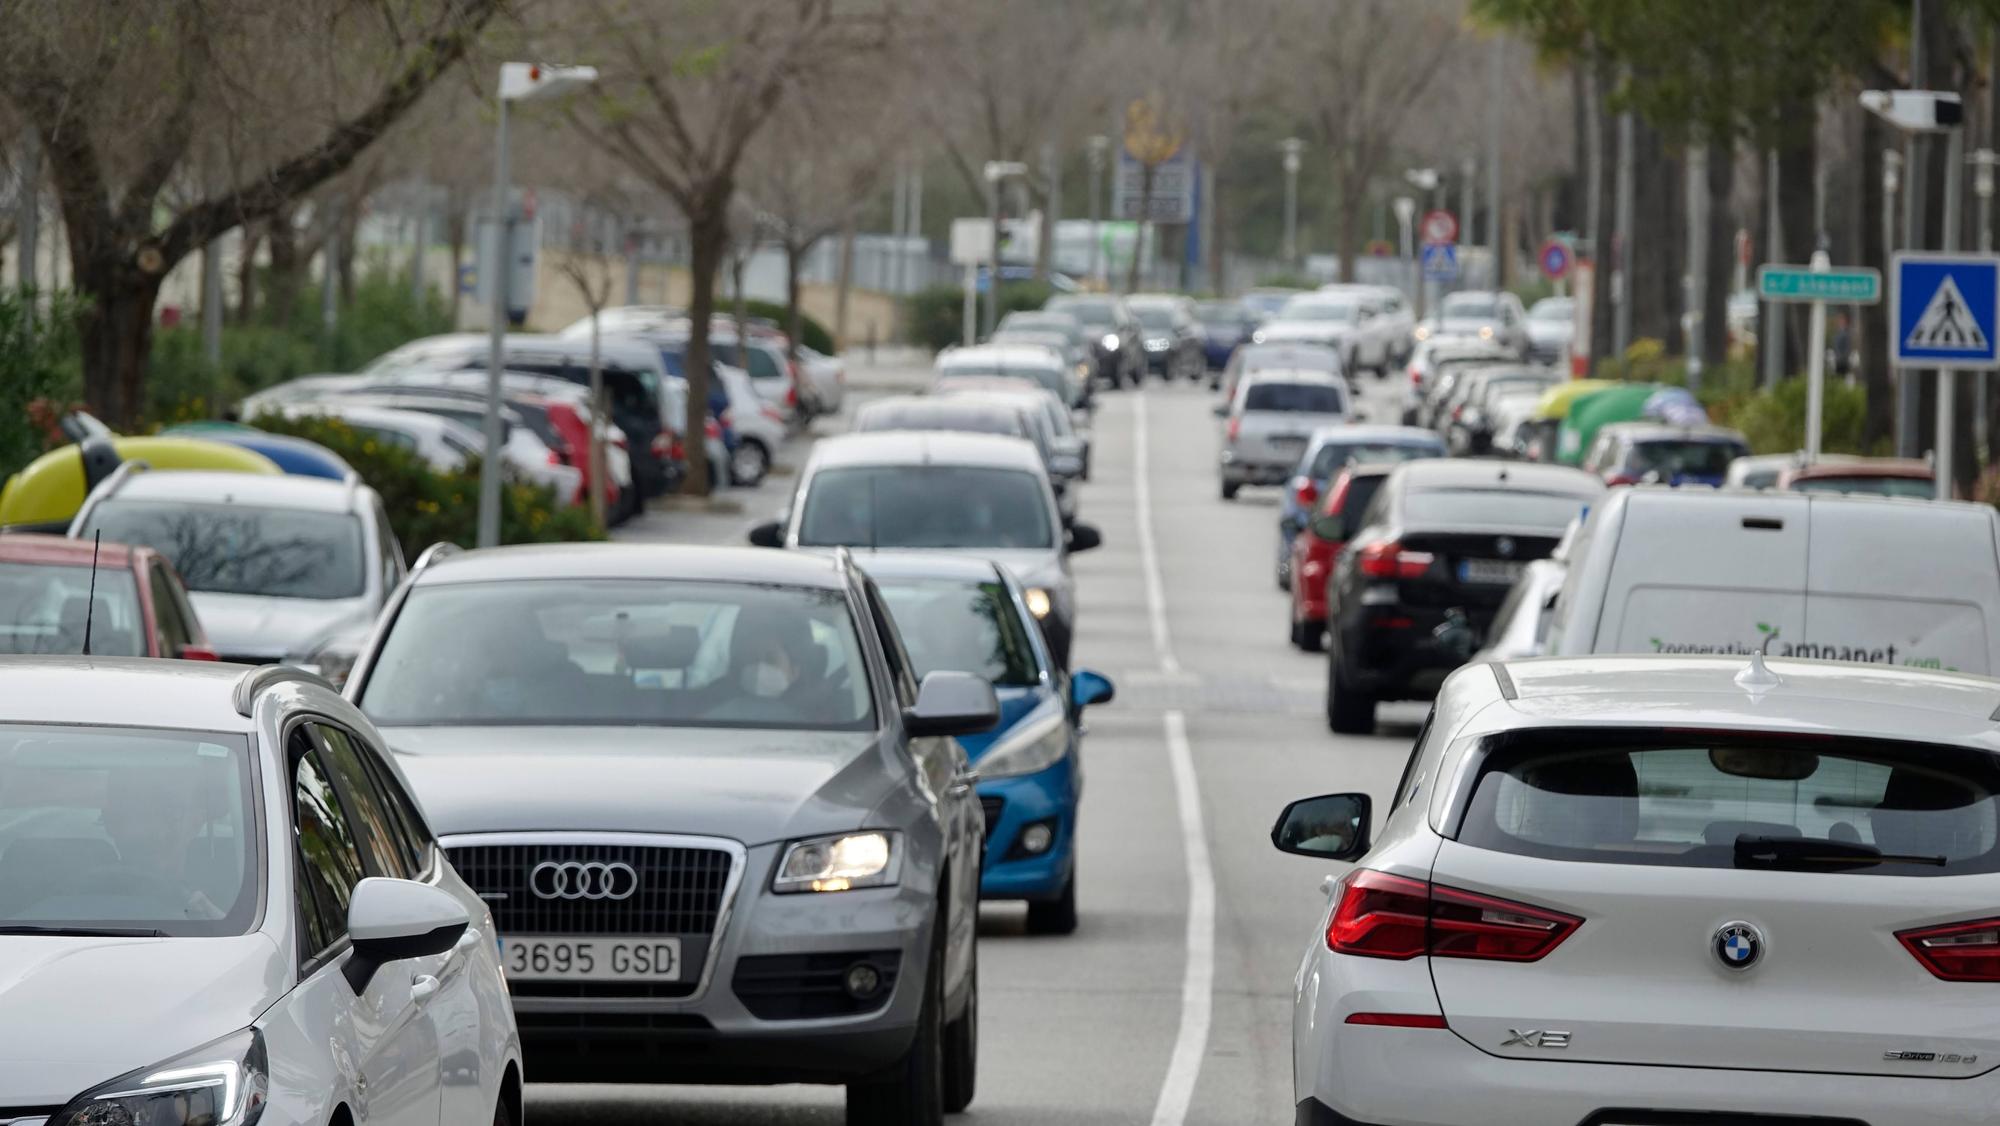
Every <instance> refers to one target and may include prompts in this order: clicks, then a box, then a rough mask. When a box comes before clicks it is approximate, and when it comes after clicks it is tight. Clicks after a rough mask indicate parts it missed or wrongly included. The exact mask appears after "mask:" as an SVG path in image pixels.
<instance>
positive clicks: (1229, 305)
mask: <svg viewBox="0 0 2000 1126" xmlns="http://www.w3.org/2000/svg"><path fill="white" fill-rule="evenodd" d="M1194 321H1195V334H1196V335H1198V336H1200V337H1201V353H1202V360H1203V362H1205V363H1206V364H1207V365H1208V371H1209V373H1210V378H1211V381H1212V380H1213V377H1214V373H1215V372H1219V371H1221V370H1222V369H1223V368H1225V367H1228V366H1229V357H1230V354H1231V353H1233V352H1235V351H1236V349H1237V347H1238V346H1240V345H1243V344H1248V343H1249V342H1250V334H1251V333H1253V332H1255V331H1256V330H1257V315H1256V314H1255V313H1253V312H1252V311H1251V310H1250V307H1249V306H1248V305H1245V304H1244V303H1243V302H1241V301H1197V302H1196V303H1195V307H1194ZM1210 385H1211V386H1213V383H1212V382H1211V384H1210Z"/></svg>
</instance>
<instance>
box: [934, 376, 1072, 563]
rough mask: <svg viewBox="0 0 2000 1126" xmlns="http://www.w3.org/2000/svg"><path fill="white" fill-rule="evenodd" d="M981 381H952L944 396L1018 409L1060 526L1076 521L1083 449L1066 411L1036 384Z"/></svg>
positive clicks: (942, 396) (1066, 525) (941, 396)
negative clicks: (1038, 456) (1050, 489)
mask: <svg viewBox="0 0 2000 1126" xmlns="http://www.w3.org/2000/svg"><path fill="white" fill-rule="evenodd" d="M982 383H983V381H981V382H975V381H971V380H952V381H951V382H950V383H949V384H948V385H947V386H948V388H949V390H947V391H946V392H945V393H944V394H942V395H940V396H938V397H939V398H946V399H969V400H974V401H978V402H985V403H991V404H994V405H996V406H1000V407H1003V408H1005V409H1008V410H1014V411H1019V412H1020V414H1021V417H1022V418H1023V420H1025V421H1026V422H1027V424H1028V428H1029V430H1030V432H1031V433H1032V435H1033V441H1034V443H1035V447H1036V448H1037V449H1038V450H1040V451H1041V452H1042V465H1043V467H1044V468H1045V469H1047V470H1048V474H1049V484H1050V485H1051V486H1053V487H1054V488H1055V491H1056V508H1057V510H1058V511H1059V512H1060V513H1061V514H1062V521H1063V526H1064V527H1068V526H1070V525H1071V524H1074V523H1075V522H1076V512H1077V504H1078V502H1079V500H1080V498H1079V497H1078V496H1077V492H1078V490H1077V486H1076V483H1077V482H1078V481H1080V480H1082V479H1083V470H1084V464H1085V463H1084V460H1083V454H1084V450H1083V448H1082V444H1081V442H1080V441H1079V440H1078V438H1077V437H1076V434H1075V432H1074V431H1072V430H1070V429H1069V428H1068V425H1067V424H1068V422H1069V411H1068V410H1066V409H1064V408H1063V406H1062V404H1060V403H1058V402H1056V401H1055V397H1054V396H1052V395H1050V394H1049V393H1048V392H1047V391H1044V390H1042V389H1041V388H1039V387H1032V386H1026V385H1022V384H1016V383H1009V382H1001V383H1000V384H999V385H998V386H984V385H982Z"/></svg>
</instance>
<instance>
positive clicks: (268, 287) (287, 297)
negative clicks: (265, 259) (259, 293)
mask: <svg viewBox="0 0 2000 1126" xmlns="http://www.w3.org/2000/svg"><path fill="white" fill-rule="evenodd" d="M268 231H269V233H268V234H267V236H266V237H267V238H268V240H269V242H270V244H271V255H270V257H271V264H270V267H269V269H268V270H267V271H266V276H265V281H264V319H265V321H266V322H268V323H269V324H272V325H276V326H278V327H280V328H282V327H285V326H287V325H290V324H291V323H292V314H293V312H294V311H295V310H296V309H297V307H298V303H299V291H300V290H301V289H303V288H304V286H305V268H306V257H307V256H306V255H303V254H301V253H299V232H298V229H297V228H296V227H294V226H293V225H292V212H291V209H290V208H287V209H285V210H283V211H280V212H279V213H278V214H276V215H273V216H272V217H271V222H270V224H269V227H268Z"/></svg>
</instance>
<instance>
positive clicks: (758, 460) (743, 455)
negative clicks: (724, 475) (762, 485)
mask: <svg viewBox="0 0 2000 1126" xmlns="http://www.w3.org/2000/svg"><path fill="white" fill-rule="evenodd" d="M770 471H771V451H770V450H768V449H765V448H764V443H762V442H760V441H758V440H757V439H755V438H745V439H743V440H742V441H740V442H738V443H736V452H735V453H732V454H730V455H729V482H730V484H732V485H755V484H757V483H759V482H761V481H762V480H763V479H764V475H765V474H766V473H769V472H770Z"/></svg>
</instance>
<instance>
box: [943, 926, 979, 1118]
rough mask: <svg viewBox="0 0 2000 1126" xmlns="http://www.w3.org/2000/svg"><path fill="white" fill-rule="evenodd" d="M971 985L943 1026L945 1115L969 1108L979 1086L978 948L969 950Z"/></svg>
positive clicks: (974, 947)
mask: <svg viewBox="0 0 2000 1126" xmlns="http://www.w3.org/2000/svg"><path fill="white" fill-rule="evenodd" d="M971 977H972V983H971V985H969V986H968V987H967V992H966V996H965V1011H964V1012H962V1013H960V1014H958V1019H957V1020H955V1021H952V1022H951V1023H949V1024H947V1025H945V1026H944V1112H945V1113H946V1114H957V1113H958V1112H960V1111H962V1110H964V1109H965V1108H966V1107H969V1106H971V1105H972V1096H973V1093H974V1091H975V1090H976V1089H977V1088H978V1085H979V1082H978V1081H979V947H978V945H977V944H974V945H973V948H972V971H971Z"/></svg>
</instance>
